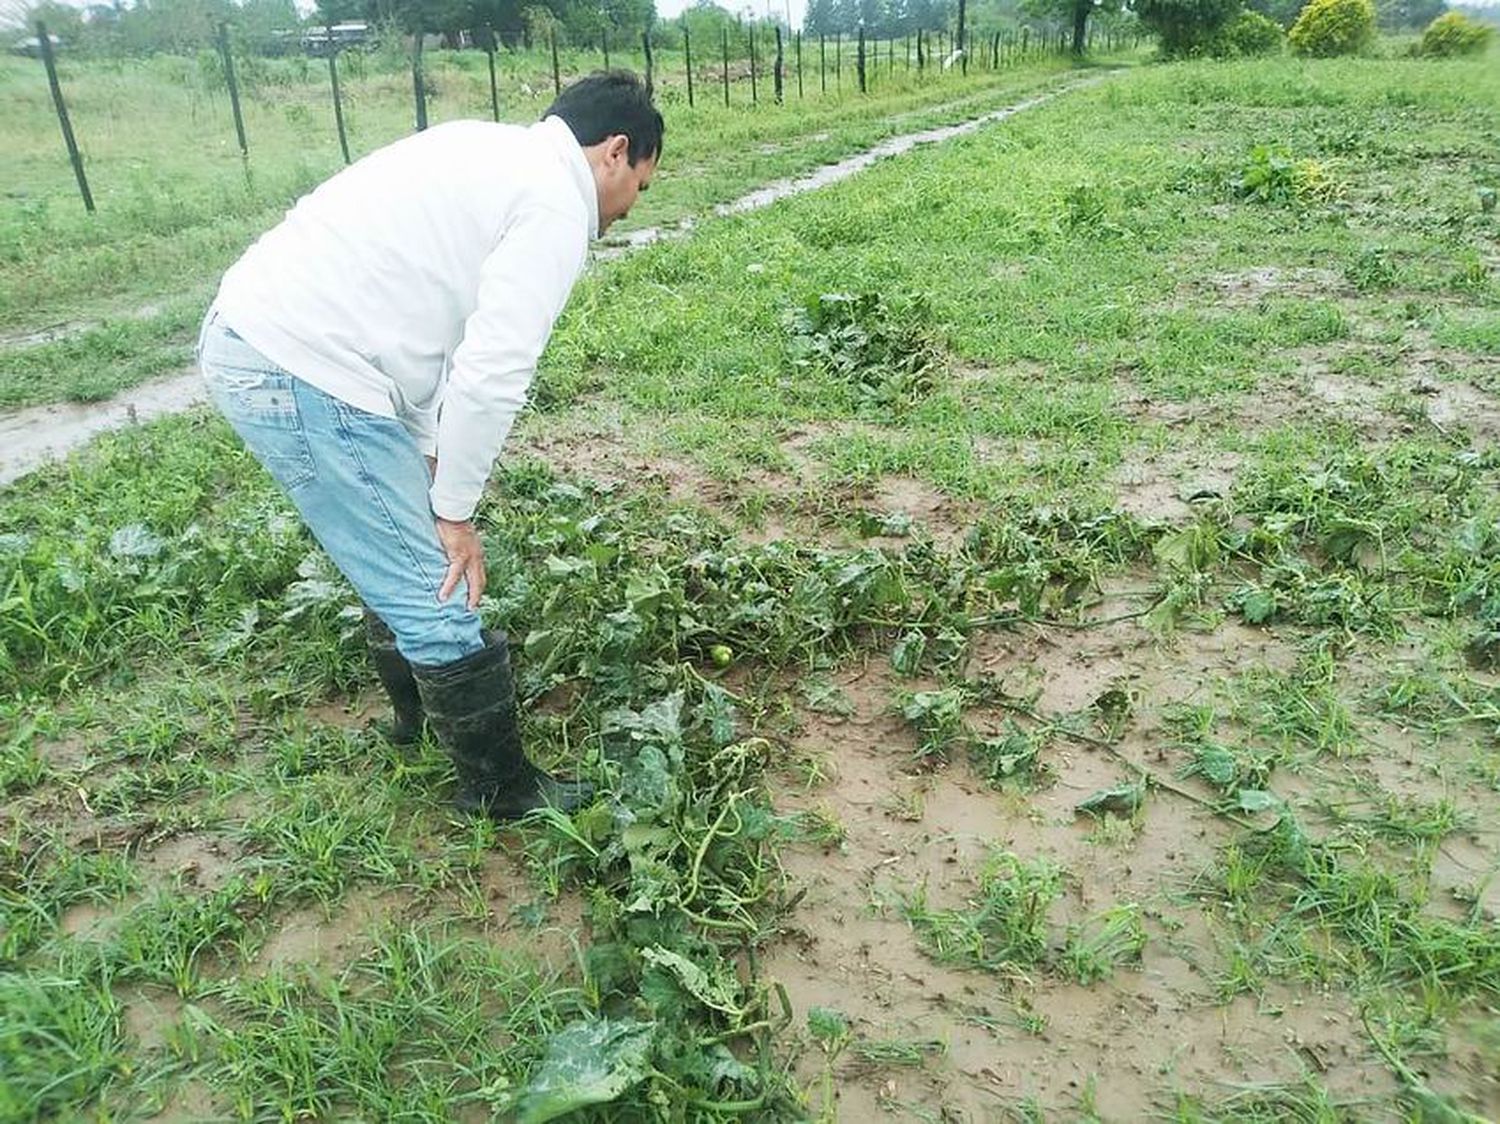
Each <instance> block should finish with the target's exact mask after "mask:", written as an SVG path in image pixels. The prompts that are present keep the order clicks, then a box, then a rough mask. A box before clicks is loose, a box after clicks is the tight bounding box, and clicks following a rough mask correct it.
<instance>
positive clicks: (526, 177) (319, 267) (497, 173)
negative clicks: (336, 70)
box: [215, 117, 599, 520]
mask: <svg viewBox="0 0 1500 1124" xmlns="http://www.w3.org/2000/svg"><path fill="white" fill-rule="evenodd" d="M598 229H599V200H598V195H597V192H596V189H595V186H594V177H593V172H592V171H591V169H590V168H589V164H588V161H587V159H585V157H584V155H583V149H582V148H581V147H580V146H579V144H578V141H577V140H576V139H575V138H574V136H573V133H572V131H571V130H570V129H569V128H568V126H567V125H566V124H565V123H564V122H563V121H562V120H561V119H560V118H557V117H549V118H547V120H545V121H543V122H541V123H540V124H537V125H532V126H529V127H523V126H518V125H495V124H491V123H489V122H483V121H455V122H451V123H449V124H445V125H438V126H436V127H435V128H431V129H428V130H426V131H425V132H421V133H417V134H415V135H414V136H410V137H407V138H405V139H404V140H399V141H397V142H396V143H394V144H391V145H388V146H387V147H385V148H382V149H379V150H378V151H376V152H373V153H371V154H370V155H369V156H366V157H365V158H364V159H362V160H360V161H359V162H358V163H356V164H354V165H352V166H351V167H349V168H346V169H345V170H344V171H342V172H340V173H339V174H338V175H336V176H334V177H333V178H332V179H330V180H328V182H326V183H324V184H323V185H322V186H320V187H319V188H317V189H316V190H315V191H313V192H312V193H311V194H309V195H307V196H304V197H303V198H302V199H301V200H299V201H298V202H297V204H296V206H294V207H293V208H292V209H291V210H290V211H288V212H287V215H286V217H285V218H284V219H283V220H282V221H281V223H280V224H279V225H278V226H276V227H275V228H273V229H272V230H270V231H269V232H267V233H266V234H265V235H263V236H262V237H261V238H260V239H259V241H257V242H256V243H255V244H254V245H253V246H251V247H250V249H249V250H248V251H246V253H245V256H244V257H242V258H241V259H240V260H239V261H238V262H237V263H236V264H235V265H234V266H233V267H232V268H231V269H230V270H229V272H228V273H227V274H225V275H224V280H223V282H222V284H221V285H220V287H219V295H218V298H217V300H216V301H215V305H216V307H217V308H218V310H219V313H220V315H221V316H222V317H223V319H224V321H225V322H226V323H227V324H228V325H229V326H230V327H231V328H233V329H234V330H235V331H236V332H237V333H239V335H240V336H242V337H243V338H244V339H245V341H246V342H247V343H249V344H250V346H252V347H254V348H255V349H256V350H257V351H259V352H260V353H261V354H263V355H264V356H266V358H268V359H270V360H271V361H272V362H274V363H275V364H277V365H278V366H280V367H283V368H285V369H286V370H287V371H289V372H291V373H292V374H293V375H295V376H297V377H298V378H300V379H302V380H304V381H305V382H308V383H311V384H312V385H313V386H315V387H317V388H318V389H319V390H322V391H324V392H326V393H328V394H331V395H333V396H334V397H335V398H338V399H340V400H341V401H343V402H347V403H348V404H349V405H351V406H355V407H357V408H358V409H361V410H365V411H367V412H369V413H372V414H379V415H381V416H383V417H389V418H395V419H397V420H398V421H400V422H401V424H402V425H404V426H405V427H406V429H407V430H408V431H409V432H410V433H411V434H412V436H413V438H414V439H415V440H416V442H417V444H418V446H419V447H420V448H421V450H422V452H424V453H426V454H428V455H429V456H431V455H436V456H437V458H438V470H437V476H436V478H435V479H434V480H433V483H432V490H431V493H430V501H431V504H432V510H433V512H434V513H435V514H437V515H439V516H441V517H442V518H444V519H454V520H461V519H467V518H469V516H470V515H472V514H473V512H474V507H475V505H476V504H477V503H478V502H479V497H480V494H481V492H482V491H483V490H484V484H485V481H486V480H487V479H488V477H489V474H490V469H491V467H492V466H493V464H494V461H495V457H496V456H497V455H498V454H499V452H500V447H501V445H502V444H504V442H505V438H506V435H507V434H509V432H510V427H511V424H512V423H513V422H514V421H515V417H516V414H517V413H518V412H519V411H520V409H521V407H522V406H523V405H524V404H525V402H526V393H527V390H528V389H529V387H530V385H531V379H532V376H533V374H534V373H535V371H536V363H537V358H538V357H539V356H540V355H541V352H542V348H543V347H544V346H545V345H546V343H547V338H548V337H549V336H550V335H551V333H552V325H553V323H554V322H555V321H556V319H557V317H558V315H559V314H560V313H561V312H562V309H563V306H564V305H565V304H566V303H567V300H568V294H569V293H570V292H571V291H572V288H573V283H574V282H575V281H576V280H577V279H578V275H579V273H580V272H581V271H582V269H583V265H584V261H585V258H586V256H587V253H588V243H589V239H591V238H593V237H596V236H597V234H598Z"/></svg>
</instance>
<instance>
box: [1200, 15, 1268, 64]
mask: <svg viewBox="0 0 1500 1124" xmlns="http://www.w3.org/2000/svg"><path fill="white" fill-rule="evenodd" d="M1284 42H1286V33H1285V32H1284V31H1282V30H1281V25H1280V24H1279V23H1277V22H1276V21H1275V20H1273V19H1267V18H1266V17H1265V16H1263V15H1261V14H1260V13H1259V12H1252V11H1249V10H1248V9H1247V10H1246V11H1243V12H1241V13H1240V14H1239V15H1237V16H1235V17H1234V19H1232V20H1230V21H1229V22H1228V23H1227V24H1225V25H1224V27H1223V28H1222V29H1221V30H1220V31H1219V33H1218V34H1217V35H1215V36H1214V37H1213V39H1212V40H1211V41H1210V42H1209V45H1208V52H1209V54H1211V55H1213V56H1214V57H1215V58H1220V59H1238V58H1253V57H1255V56H1257V55H1274V54H1276V53H1277V52H1278V51H1280V50H1281V45H1282V44H1283V43H1284Z"/></svg>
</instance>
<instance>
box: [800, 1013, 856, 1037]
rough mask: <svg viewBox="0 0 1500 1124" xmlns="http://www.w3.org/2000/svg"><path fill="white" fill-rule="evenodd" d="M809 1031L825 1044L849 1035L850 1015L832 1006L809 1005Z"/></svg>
mask: <svg viewBox="0 0 1500 1124" xmlns="http://www.w3.org/2000/svg"><path fill="white" fill-rule="evenodd" d="M807 1029H808V1032H809V1033H810V1034H811V1035H812V1036H813V1038H815V1039H817V1041H819V1042H821V1043H823V1045H824V1046H828V1045H830V1044H833V1043H836V1042H839V1041H840V1040H842V1039H845V1038H847V1037H849V1017H848V1016H847V1015H845V1014H844V1012H842V1011H838V1010H835V1009H834V1008H832V1007H809V1008H808V1010H807Z"/></svg>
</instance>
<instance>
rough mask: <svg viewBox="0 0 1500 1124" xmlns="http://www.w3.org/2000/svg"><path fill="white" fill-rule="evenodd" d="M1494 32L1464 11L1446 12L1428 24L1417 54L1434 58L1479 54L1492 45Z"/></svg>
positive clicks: (1418, 45)
mask: <svg viewBox="0 0 1500 1124" xmlns="http://www.w3.org/2000/svg"><path fill="white" fill-rule="evenodd" d="M1493 35H1494V29H1493V28H1491V27H1488V26H1486V25H1485V24H1482V23H1480V22H1479V21H1478V20H1471V19H1470V18H1469V17H1468V16H1466V15H1464V14H1463V13H1462V12H1444V13H1443V14H1442V15H1440V16H1438V18H1437V19H1435V20H1433V21H1432V22H1431V23H1429V24H1428V25H1427V30H1426V31H1424V32H1422V41H1421V42H1420V43H1418V44H1417V54H1419V55H1424V56H1426V57H1427V58H1433V59H1450V58H1456V57H1458V56H1459V55H1477V54H1479V53H1480V52H1482V51H1483V50H1484V49H1485V48H1486V47H1488V46H1489V43H1490V38H1491V37H1492V36H1493Z"/></svg>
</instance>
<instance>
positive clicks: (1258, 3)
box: [1245, 0, 1303, 27]
mask: <svg viewBox="0 0 1500 1124" xmlns="http://www.w3.org/2000/svg"><path fill="white" fill-rule="evenodd" d="M1302 4H1303V0H1246V3H1245V7H1246V8H1248V9H1249V10H1250V11H1252V12H1259V13H1260V14H1261V15H1263V16H1265V17H1266V18H1267V19H1273V20H1275V21H1276V22H1277V23H1279V24H1281V26H1282V27H1291V26H1292V22H1293V21H1294V20H1296V18H1297V13H1298V12H1300V11H1301V10H1302Z"/></svg>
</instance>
